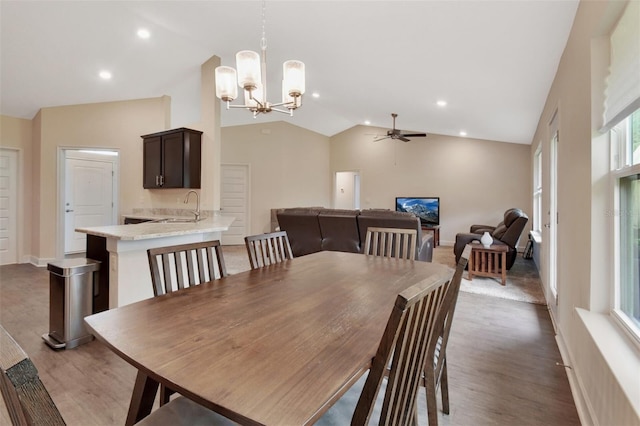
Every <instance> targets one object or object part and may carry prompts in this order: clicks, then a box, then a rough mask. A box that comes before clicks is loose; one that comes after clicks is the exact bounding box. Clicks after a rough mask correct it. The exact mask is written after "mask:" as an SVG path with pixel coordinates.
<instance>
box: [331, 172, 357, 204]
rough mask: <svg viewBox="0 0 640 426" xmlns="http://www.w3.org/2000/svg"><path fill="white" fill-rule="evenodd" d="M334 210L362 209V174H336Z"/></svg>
mask: <svg viewBox="0 0 640 426" xmlns="http://www.w3.org/2000/svg"><path fill="white" fill-rule="evenodd" d="M333 194H334V195H333V208H335V209H348V210H353V209H359V208H360V172H354V171H344V172H336V175H335V188H334V191H333Z"/></svg>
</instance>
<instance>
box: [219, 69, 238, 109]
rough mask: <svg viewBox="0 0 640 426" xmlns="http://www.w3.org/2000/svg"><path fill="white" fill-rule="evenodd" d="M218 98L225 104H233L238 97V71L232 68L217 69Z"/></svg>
mask: <svg viewBox="0 0 640 426" xmlns="http://www.w3.org/2000/svg"><path fill="white" fill-rule="evenodd" d="M215 75H216V96H217V97H218V98H220V99H222V100H223V101H225V102H231V101H233V100H234V99H235V98H237V97H238V86H237V85H236V84H237V81H238V80H237V77H236V70H235V69H233V68H231V67H217V68H216V71H215Z"/></svg>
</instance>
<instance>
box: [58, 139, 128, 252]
mask: <svg viewBox="0 0 640 426" xmlns="http://www.w3.org/2000/svg"><path fill="white" fill-rule="evenodd" d="M118 159H119V157H118V152H116V151H109V150H81V149H65V150H63V151H62V155H61V164H60V170H61V171H62V173H61V176H60V178H59V188H61V191H60V206H61V211H60V216H59V218H60V227H61V229H62V231H61V233H60V234H59V235H62V236H63V238H62V241H61V243H62V253H63V254H64V255H71V254H76V253H82V252H84V251H85V250H86V234H84V233H80V232H75V229H76V228H86V227H91V226H108V225H116V224H117V223H118V219H117V211H118V208H117V199H118V197H117V188H118V186H117V177H118Z"/></svg>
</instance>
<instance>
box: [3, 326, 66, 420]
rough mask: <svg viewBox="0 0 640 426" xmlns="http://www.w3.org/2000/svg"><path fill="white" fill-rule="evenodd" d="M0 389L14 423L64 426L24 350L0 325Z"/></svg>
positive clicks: (36, 370) (58, 412)
mask: <svg viewBox="0 0 640 426" xmlns="http://www.w3.org/2000/svg"><path fill="white" fill-rule="evenodd" d="M0 372H1V373H2V377H0V390H1V391H2V397H3V399H4V402H5V405H6V407H7V411H8V412H9V418H10V419H11V423H13V424H14V425H20V426H22V425H33V424H47V425H51V426H55V425H64V424H65V422H64V420H63V418H62V415H60V411H58V408H57V407H56V404H55V403H54V402H53V400H52V399H51V395H49V392H47V389H46V388H45V387H44V384H43V383H42V381H40V377H39V376H38V369H37V368H36V367H35V365H34V364H33V362H32V361H31V359H29V357H28V356H27V354H26V352H25V351H24V350H23V349H22V348H21V347H20V345H18V343H17V342H16V341H15V340H14V339H13V337H11V335H9V333H8V332H7V330H5V328H4V327H3V326H1V325H0Z"/></svg>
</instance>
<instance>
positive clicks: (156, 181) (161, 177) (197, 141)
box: [142, 127, 202, 189]
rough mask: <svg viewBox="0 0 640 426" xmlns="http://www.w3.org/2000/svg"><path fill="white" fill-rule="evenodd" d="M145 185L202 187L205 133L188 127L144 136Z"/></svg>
mask: <svg viewBox="0 0 640 426" xmlns="http://www.w3.org/2000/svg"><path fill="white" fill-rule="evenodd" d="M142 141H143V144H144V148H143V151H144V154H143V155H144V165H143V181H142V182H143V187H144V188H146V189H153V188H200V161H201V159H200V157H201V153H202V151H201V150H202V132H201V131H199V130H192V129H187V128H184V127H182V128H179V129H174V130H167V131H164V132H158V133H152V134H149V135H143V136H142Z"/></svg>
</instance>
